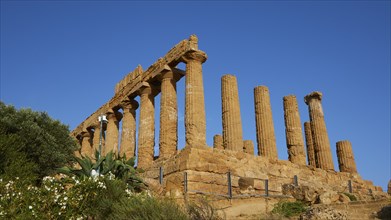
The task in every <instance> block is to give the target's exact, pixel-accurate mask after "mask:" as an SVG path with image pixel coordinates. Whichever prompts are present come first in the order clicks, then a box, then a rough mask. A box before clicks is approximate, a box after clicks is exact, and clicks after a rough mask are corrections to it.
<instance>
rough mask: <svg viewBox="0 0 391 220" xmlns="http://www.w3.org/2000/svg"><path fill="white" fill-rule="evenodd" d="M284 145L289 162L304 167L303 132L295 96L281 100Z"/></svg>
mask: <svg viewBox="0 0 391 220" xmlns="http://www.w3.org/2000/svg"><path fill="white" fill-rule="evenodd" d="M283 104H284V119H285V134H286V145H287V148H288V156H289V161H290V162H292V163H294V164H299V165H306V160H305V152H304V140H303V131H302V130H301V122H300V114H299V107H298V105H297V100H296V96H294V95H289V96H285V97H284V98H283Z"/></svg>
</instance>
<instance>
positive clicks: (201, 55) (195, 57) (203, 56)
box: [182, 50, 208, 63]
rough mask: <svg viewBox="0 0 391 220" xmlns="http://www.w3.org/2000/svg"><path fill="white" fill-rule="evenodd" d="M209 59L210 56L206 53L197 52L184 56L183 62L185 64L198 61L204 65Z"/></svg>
mask: <svg viewBox="0 0 391 220" xmlns="http://www.w3.org/2000/svg"><path fill="white" fill-rule="evenodd" d="M206 59H208V56H207V55H206V53H205V52H204V51H201V50H197V51H191V52H188V53H186V54H185V55H183V56H182V60H183V62H185V63H188V62H189V61H190V60H197V61H199V62H201V63H204V62H205V61H206Z"/></svg>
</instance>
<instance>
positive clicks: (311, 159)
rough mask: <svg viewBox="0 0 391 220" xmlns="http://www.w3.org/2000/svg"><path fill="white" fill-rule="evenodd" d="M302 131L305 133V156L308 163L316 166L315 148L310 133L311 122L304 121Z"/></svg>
mask: <svg viewBox="0 0 391 220" xmlns="http://www.w3.org/2000/svg"><path fill="white" fill-rule="evenodd" d="M304 133H305V142H306V145H307V158H308V165H309V166H313V167H317V165H316V159H315V149H314V143H313V139H312V133H311V124H310V122H309V121H307V122H304Z"/></svg>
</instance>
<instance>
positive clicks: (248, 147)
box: [243, 140, 254, 155]
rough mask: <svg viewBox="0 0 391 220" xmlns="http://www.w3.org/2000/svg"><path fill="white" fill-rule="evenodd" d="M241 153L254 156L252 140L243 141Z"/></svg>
mask: <svg viewBox="0 0 391 220" xmlns="http://www.w3.org/2000/svg"><path fill="white" fill-rule="evenodd" d="M243 151H244V153H248V154H251V155H254V142H253V141H252V140H244V141H243Z"/></svg>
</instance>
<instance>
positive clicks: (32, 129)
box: [0, 102, 77, 181]
mask: <svg viewBox="0 0 391 220" xmlns="http://www.w3.org/2000/svg"><path fill="white" fill-rule="evenodd" d="M0 115H1V117H0V178H3V180H8V179H9V177H15V176H18V177H20V179H23V180H24V181H26V180H28V179H30V180H41V179H42V178H43V177H45V176H50V175H52V174H54V173H56V168H58V167H62V166H64V165H66V164H71V163H72V162H73V153H74V151H75V150H76V149H77V143H76V141H75V140H73V139H72V138H71V137H70V136H69V129H68V126H65V125H63V124H62V123H61V122H59V121H57V120H53V119H52V118H50V117H49V115H48V114H47V113H45V112H35V111H32V110H31V109H20V110H17V109H15V108H14V107H13V106H11V105H5V104H4V103H3V102H0Z"/></svg>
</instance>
